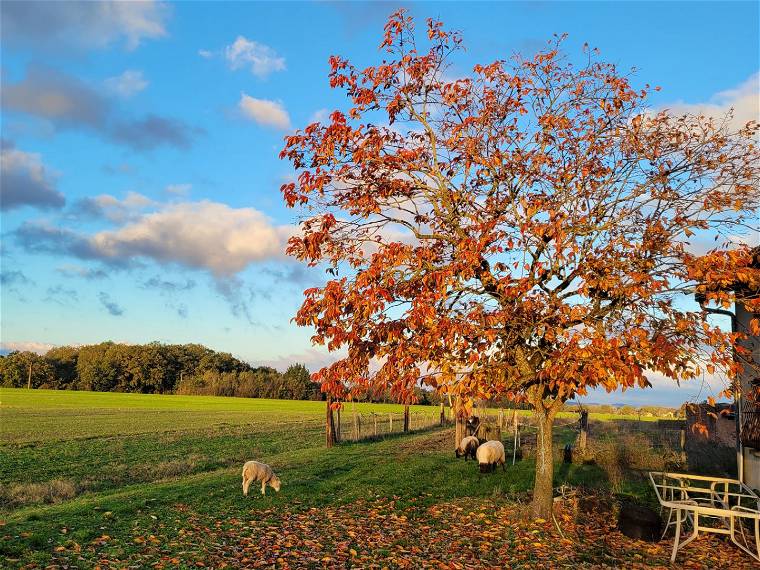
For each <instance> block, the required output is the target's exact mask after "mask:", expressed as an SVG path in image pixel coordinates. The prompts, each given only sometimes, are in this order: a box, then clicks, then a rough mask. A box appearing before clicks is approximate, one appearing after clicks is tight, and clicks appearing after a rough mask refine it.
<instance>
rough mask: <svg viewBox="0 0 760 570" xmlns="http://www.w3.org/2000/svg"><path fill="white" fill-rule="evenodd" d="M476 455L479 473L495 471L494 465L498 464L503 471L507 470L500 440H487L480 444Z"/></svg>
mask: <svg viewBox="0 0 760 570" xmlns="http://www.w3.org/2000/svg"><path fill="white" fill-rule="evenodd" d="M476 456H477V459H478V465H479V466H480V472H481V473H488V472H489V471H495V470H496V466H497V465H499V464H501V467H502V469H503V470H504V471H506V470H507V467H506V463H507V462H506V457H505V455H504V445H503V444H502V443H501V442H500V441H487V442H485V443H483V444H481V445H480V447H478V451H477V452H476Z"/></svg>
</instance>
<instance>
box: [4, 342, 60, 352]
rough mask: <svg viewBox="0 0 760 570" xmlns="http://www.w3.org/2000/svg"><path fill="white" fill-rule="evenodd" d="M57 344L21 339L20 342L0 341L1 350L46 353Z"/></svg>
mask: <svg viewBox="0 0 760 570" xmlns="http://www.w3.org/2000/svg"><path fill="white" fill-rule="evenodd" d="M56 346H57V345H55V344H50V343H48V342H34V341H19V342H0V352H14V351H16V350H17V351H19V352H27V351H28V352H36V353H37V354H45V353H46V352H47V351H48V350H50V349H51V348H55V347H56Z"/></svg>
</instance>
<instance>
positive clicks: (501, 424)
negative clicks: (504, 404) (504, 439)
mask: <svg viewBox="0 0 760 570" xmlns="http://www.w3.org/2000/svg"><path fill="white" fill-rule="evenodd" d="M499 429H504V408H499Z"/></svg>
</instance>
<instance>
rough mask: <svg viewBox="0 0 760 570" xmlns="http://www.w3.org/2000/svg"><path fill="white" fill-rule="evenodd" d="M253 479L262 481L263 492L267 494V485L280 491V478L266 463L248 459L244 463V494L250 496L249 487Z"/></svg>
mask: <svg viewBox="0 0 760 570" xmlns="http://www.w3.org/2000/svg"><path fill="white" fill-rule="evenodd" d="M253 481H261V494H262V495H266V494H267V493H266V491H267V485H269V486H270V487H272V489H274V490H275V491H277V492H278V493H279V492H280V478H279V477H278V476H277V475H275V474H274V471H272V468H271V467H270V466H269V465H266V464H265V463H259V462H258V461H248V462H247V463H246V464H245V465H243V495H245V496H246V497H247V496H248V487H249V486H250V485H251V483H252V482H253Z"/></svg>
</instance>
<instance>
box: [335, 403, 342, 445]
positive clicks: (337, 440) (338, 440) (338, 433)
mask: <svg viewBox="0 0 760 570" xmlns="http://www.w3.org/2000/svg"><path fill="white" fill-rule="evenodd" d="M340 410H341V408H338V410H337V412H336V414H337V415H338V425H336V426H335V441H336V442H337V443H340V440H341V434H340Z"/></svg>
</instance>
